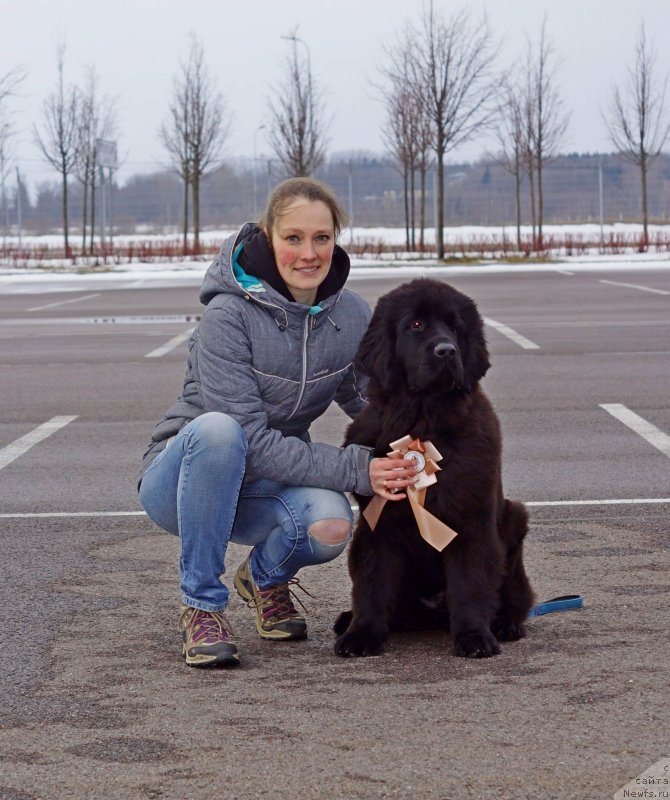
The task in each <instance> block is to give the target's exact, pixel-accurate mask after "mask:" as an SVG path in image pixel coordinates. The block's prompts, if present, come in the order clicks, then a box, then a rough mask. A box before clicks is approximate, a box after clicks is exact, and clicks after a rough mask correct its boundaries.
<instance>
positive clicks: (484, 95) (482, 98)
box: [412, 0, 499, 258]
mask: <svg viewBox="0 0 670 800" xmlns="http://www.w3.org/2000/svg"><path fill="white" fill-rule="evenodd" d="M415 35H416V42H417V47H416V51H415V52H414V54H413V59H412V62H413V69H414V79H413V81H412V83H413V84H414V85H417V86H418V85H420V86H423V87H424V95H423V102H424V103H425V108H426V112H427V113H428V115H429V117H430V120H431V123H432V126H433V133H434V136H435V140H434V149H435V156H436V161H437V232H436V233H437V236H436V241H437V254H438V257H439V258H443V257H444V230H443V227H444V159H445V155H446V153H447V152H449V151H450V150H452V149H453V148H455V147H457V146H458V145H460V144H463V143H464V142H466V141H468V140H469V139H470V138H472V136H474V135H475V134H476V133H478V132H480V131H481V130H482V129H483V128H484V127H486V126H488V125H489V124H490V123H491V122H492V120H493V117H494V114H495V108H494V100H495V97H496V94H497V92H498V85H499V81H497V80H494V75H493V67H494V63H495V60H496V58H497V55H498V46H497V45H496V44H495V43H494V40H493V36H492V34H491V32H490V30H489V26H488V22H487V20H486V18H484V19H482V20H480V21H479V22H478V23H476V24H473V23H471V20H470V16H469V13H468V11H467V10H466V9H465V8H464V9H462V10H461V11H457V12H455V13H454V14H453V15H452V16H451V17H450V18H449V19H446V20H445V19H444V18H443V17H442V16H441V15H440V14H439V13H438V12H436V11H435V9H434V7H433V0H430V2H429V5H428V8H427V9H426V10H425V11H424V14H423V19H422V23H421V25H420V27H419V28H418V29H417V30H416V32H415Z"/></svg>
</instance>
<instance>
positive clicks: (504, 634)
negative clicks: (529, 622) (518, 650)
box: [491, 619, 526, 642]
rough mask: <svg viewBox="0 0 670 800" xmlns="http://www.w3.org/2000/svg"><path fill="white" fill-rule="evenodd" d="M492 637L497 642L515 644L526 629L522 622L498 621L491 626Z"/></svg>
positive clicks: (522, 636) (521, 637) (524, 633)
mask: <svg viewBox="0 0 670 800" xmlns="http://www.w3.org/2000/svg"><path fill="white" fill-rule="evenodd" d="M491 630H492V632H493V635H494V636H495V637H496V639H497V640H498V641H499V642H516V640H517V639H523V638H524V636H525V635H526V627H525V625H524V624H523V623H522V622H515V621H514V620H511V619H498V620H495V621H494V623H493V625H491Z"/></svg>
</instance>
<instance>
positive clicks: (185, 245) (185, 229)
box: [183, 179, 189, 256]
mask: <svg viewBox="0 0 670 800" xmlns="http://www.w3.org/2000/svg"><path fill="white" fill-rule="evenodd" d="M188 189H189V182H188V181H187V180H186V179H184V234H183V235H184V243H183V252H184V255H185V256H187V255H188Z"/></svg>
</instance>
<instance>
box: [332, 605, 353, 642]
mask: <svg viewBox="0 0 670 800" xmlns="http://www.w3.org/2000/svg"><path fill="white" fill-rule="evenodd" d="M353 618H354V612H353V611H343V612H342V613H341V614H340V616H339V617H338V618H337V619H336V620H335V624H334V625H333V630H334V631H335V633H336V634H337V636H339V635H340V634H342V633H344V632H345V631H346V630H347V628H348V627H349V625H350V624H351V620H352V619H353Z"/></svg>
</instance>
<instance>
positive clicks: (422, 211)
mask: <svg viewBox="0 0 670 800" xmlns="http://www.w3.org/2000/svg"><path fill="white" fill-rule="evenodd" d="M425 229H426V162H425V161H423V162H422V163H421V166H420V167H419V250H420V251H421V252H422V253H423V250H424V247H425V241H424V231H425Z"/></svg>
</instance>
